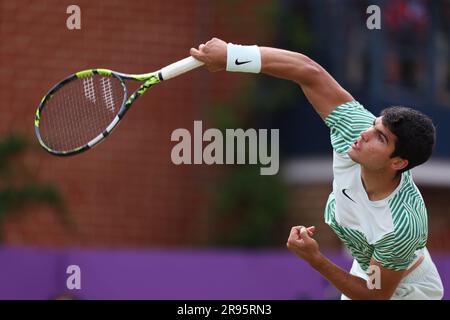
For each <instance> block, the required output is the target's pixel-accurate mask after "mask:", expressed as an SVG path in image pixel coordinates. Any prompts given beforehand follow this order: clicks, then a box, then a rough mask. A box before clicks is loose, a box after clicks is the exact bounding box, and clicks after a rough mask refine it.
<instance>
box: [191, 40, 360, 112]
mask: <svg viewBox="0 0 450 320" xmlns="http://www.w3.org/2000/svg"><path fill="white" fill-rule="evenodd" d="M191 55H192V56H193V57H195V58H197V59H198V60H200V61H202V62H204V63H205V64H206V66H207V68H208V69H209V70H210V71H212V72H214V71H220V70H225V69H226V70H227V71H234V72H253V73H259V72H262V73H265V74H268V75H271V76H274V77H277V78H282V79H286V80H291V81H294V82H296V83H297V84H299V85H300V87H301V88H302V90H303V92H304V93H305V95H306V97H307V98H308V100H309V102H310V103H311V104H312V105H313V107H314V109H315V110H316V111H317V113H318V114H319V115H320V116H321V117H322V118H325V117H326V116H328V114H330V113H331V111H333V110H334V108H336V107H337V106H339V105H341V104H342V103H345V102H349V101H352V100H353V97H352V96H351V95H350V94H349V93H348V92H347V91H345V90H344V89H343V88H342V87H341V86H340V85H339V84H338V83H337V82H336V80H334V79H333V77H332V76H331V75H330V74H329V73H328V72H327V71H326V70H325V69H324V68H322V67H321V66H320V65H319V64H318V63H316V62H315V61H313V60H312V59H310V58H308V57H307V56H305V55H303V54H301V53H297V52H292V51H287V50H281V49H277V48H270V47H257V46H238V45H233V44H227V43H225V42H224V41H222V40H220V39H217V38H213V39H211V40H210V41H208V42H207V43H206V44H201V45H200V46H199V48H198V49H194V48H192V49H191Z"/></svg>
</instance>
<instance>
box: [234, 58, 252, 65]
mask: <svg viewBox="0 0 450 320" xmlns="http://www.w3.org/2000/svg"><path fill="white" fill-rule="evenodd" d="M249 62H252V60H248V61H239V60H238V59H236V60H235V61H234V63H235V64H236V65H237V66H239V65H241V64H246V63H249Z"/></svg>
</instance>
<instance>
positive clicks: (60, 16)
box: [0, 0, 271, 246]
mask: <svg viewBox="0 0 450 320" xmlns="http://www.w3.org/2000/svg"><path fill="white" fill-rule="evenodd" d="M265 2H268V3H270V1H265ZM70 4H74V2H73V1H58V0H44V1H42V0H41V1H31V0H29V1H25V0H21V1H1V3H0V93H1V95H0V96H1V98H2V102H3V103H2V105H1V111H2V113H1V117H0V135H4V134H7V133H8V132H10V131H12V130H14V131H19V132H23V133H25V134H26V136H27V137H28V138H29V139H30V141H31V142H32V143H33V145H34V149H33V150H31V151H30V152H27V154H26V156H25V157H24V159H23V160H24V161H25V162H26V165H27V166H28V167H29V168H31V170H33V171H35V172H38V174H39V177H40V179H41V181H43V182H54V183H57V184H58V185H59V187H60V190H61V192H62V194H63V196H64V199H65V201H66V204H67V205H68V208H69V212H70V214H71V216H72V217H73V219H74V221H75V223H76V225H77V226H78V230H77V232H69V231H67V230H66V229H65V228H63V227H62V226H61V224H60V222H59V221H58V220H57V219H56V218H55V215H54V214H53V213H52V210H51V209H49V208H48V207H47V206H33V207H30V208H28V209H26V210H25V212H23V213H24V214H22V215H20V216H17V217H16V218H10V219H8V220H7V221H6V223H5V224H4V225H3V229H4V236H5V239H6V242H7V243H10V244H33V245H112V246H115V245H179V244H184V245H197V244H202V243H205V241H206V240H207V237H208V232H209V231H208V225H207V222H206V221H207V219H206V216H207V213H208V210H210V209H209V208H210V207H209V202H208V196H207V190H208V186H209V183H210V182H209V181H210V180H209V179H211V178H212V175H211V170H213V169H211V168H210V167H207V166H175V165H173V164H172V162H171V160H170V151H171V148H172V146H173V145H174V143H172V142H171V141H170V134H171V133H172V131H173V130H174V129H176V128H181V127H183V128H188V129H190V128H192V126H193V121H194V120H196V119H203V118H204V114H203V113H204V112H203V111H202V110H203V108H207V107H208V105H210V104H211V103H212V101H214V100H215V99H217V98H220V97H222V96H226V95H228V94H231V93H232V92H233V90H235V88H236V87H238V86H239V82H238V80H239V81H241V80H244V81H245V79H246V77H245V76H244V77H236V76H235V75H232V74H226V73H221V74H215V75H211V74H209V73H208V72H206V71H204V70H197V71H195V72H192V73H189V74H186V75H184V76H182V77H180V78H177V79H173V80H171V81H169V82H167V83H164V84H162V85H159V86H156V87H154V88H152V89H151V90H150V91H149V92H148V93H147V94H145V95H144V96H142V97H141V98H140V99H139V100H138V102H137V103H136V104H135V105H134V106H133V108H132V109H133V110H131V111H130V112H129V113H128V114H127V116H126V118H125V120H124V121H122V123H121V124H120V125H119V127H118V128H117V129H116V130H115V131H114V132H113V134H112V136H111V137H110V138H108V139H107V140H106V141H105V142H103V143H102V144H100V145H99V146H97V147H96V148H95V149H94V150H91V151H90V152H87V153H84V154H81V155H78V156H75V157H69V158H56V157H53V156H50V155H48V154H46V153H44V152H43V151H41V150H40V149H39V148H38V147H37V143H36V140H35V138H34V129H33V121H34V120H33V119H34V113H35V109H36V107H37V105H38V103H39V101H40V99H41V98H42V96H43V95H44V94H45V93H46V92H47V90H48V89H49V88H50V87H51V86H52V85H53V84H55V82H57V81H59V80H61V79H62V78H64V77H66V76H67V75H69V74H71V73H73V72H76V71H79V70H83V69H87V68H94V67H103V68H109V69H112V70H117V71H122V72H126V73H144V72H149V71H153V70H156V69H158V68H160V67H162V66H164V65H166V64H168V63H171V62H174V61H176V60H178V59H181V58H184V57H186V56H188V54H189V48H190V47H191V46H194V45H195V46H196V45H198V44H200V43H202V42H205V41H207V40H208V39H210V38H211V37H212V36H220V37H223V38H224V39H226V40H228V41H233V42H237V43H239V42H253V43H256V42H258V41H262V40H263V39H268V38H270V34H266V32H264V30H271V29H270V25H268V22H267V19H266V18H267V17H266V16H265V13H264V11H259V12H253V11H252V10H254V8H255V7H256V6H251V5H249V3H248V2H247V3H246V4H245V5H244V6H242V8H241V16H242V17H245V19H243V18H241V19H240V20H236V19H235V20H233V19H230V16H229V15H228V14H229V13H231V12H232V11H233V10H234V9H236V8H235V7H233V6H232V5H229V4H226V2H223V1H218V2H215V1H207V0H198V1H185V0H176V1H174V0H171V1H163V0H152V1H144V0H140V1H125V0H121V1H119V0H116V1H113V0H109V1H87V0H79V1H76V4H77V5H78V6H79V7H80V8H81V30H68V29H67V28H66V19H67V17H68V14H66V8H67V6H69V5H70ZM250 4H251V3H250ZM263 9H264V6H263ZM244 13H245V14H244ZM230 21H234V22H233V23H230Z"/></svg>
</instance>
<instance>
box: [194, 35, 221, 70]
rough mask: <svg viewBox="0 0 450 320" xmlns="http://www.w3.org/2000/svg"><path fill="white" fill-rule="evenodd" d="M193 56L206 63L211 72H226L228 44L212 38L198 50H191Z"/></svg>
mask: <svg viewBox="0 0 450 320" xmlns="http://www.w3.org/2000/svg"><path fill="white" fill-rule="evenodd" d="M190 54H191V56H193V57H194V58H195V59H197V60H200V61H201V62H203V63H205V66H206V68H207V69H208V70H209V71H211V72H216V71H222V70H225V68H226V66H227V43H226V42H225V41H223V40H220V39H218V38H212V39H211V40H209V41H208V42H206V43H205V44H203V43H202V44H201V45H199V46H198V49H195V48H191V51H190Z"/></svg>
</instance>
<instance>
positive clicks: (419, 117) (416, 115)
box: [381, 106, 436, 173]
mask: <svg viewBox="0 0 450 320" xmlns="http://www.w3.org/2000/svg"><path fill="white" fill-rule="evenodd" d="M381 116H382V123H383V125H385V126H386V127H387V128H388V129H389V130H390V131H391V132H392V133H393V134H395V136H396V137H397V140H396V142H395V150H394V152H393V153H392V155H391V157H397V156H398V157H400V158H403V159H406V160H408V166H406V167H405V168H404V169H402V170H399V173H402V172H404V171H406V170H409V169H412V168H414V167H415V166H418V165H420V164H422V163H424V162H425V161H427V160H428V159H429V158H430V156H431V153H432V152H433V148H434V145H435V141H436V129H435V127H434V125H433V121H431V119H430V118H429V117H428V116H427V115H425V114H423V113H421V112H419V111H417V110H414V109H411V108H407V107H402V106H395V107H390V108H386V109H384V110H383V111H382V112H381Z"/></svg>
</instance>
